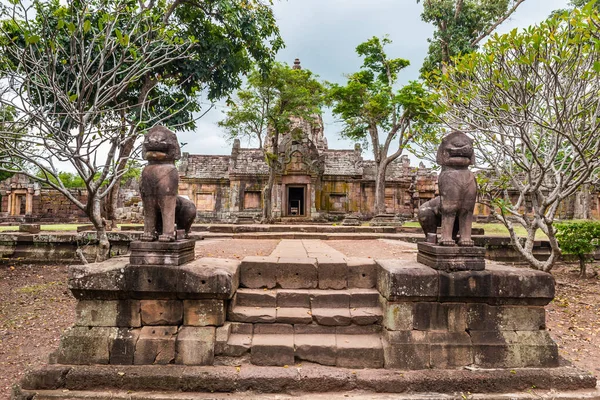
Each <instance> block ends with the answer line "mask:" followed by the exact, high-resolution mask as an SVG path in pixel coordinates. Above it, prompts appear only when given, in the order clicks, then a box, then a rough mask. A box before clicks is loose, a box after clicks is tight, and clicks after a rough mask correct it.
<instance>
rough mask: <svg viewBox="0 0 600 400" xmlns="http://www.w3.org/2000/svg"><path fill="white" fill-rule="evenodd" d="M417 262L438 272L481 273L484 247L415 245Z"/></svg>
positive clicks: (483, 266) (424, 243)
mask: <svg viewBox="0 0 600 400" xmlns="http://www.w3.org/2000/svg"><path fill="white" fill-rule="evenodd" d="M417 248H418V250H419V253H418V254H417V262H420V263H421V264H425V265H427V266H428V267H431V268H433V269H437V270H440V271H447V272H454V271H481V270H483V269H485V247H475V246H471V247H461V246H439V245H437V244H433V243H427V242H420V243H418V244H417Z"/></svg>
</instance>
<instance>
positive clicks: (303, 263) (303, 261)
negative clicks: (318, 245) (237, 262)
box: [240, 247, 377, 290]
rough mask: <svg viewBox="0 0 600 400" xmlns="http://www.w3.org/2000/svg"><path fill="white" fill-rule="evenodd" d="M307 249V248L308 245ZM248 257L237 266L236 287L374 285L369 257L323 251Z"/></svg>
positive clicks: (372, 262) (375, 276) (372, 268)
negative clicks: (238, 280)
mask: <svg viewBox="0 0 600 400" xmlns="http://www.w3.org/2000/svg"><path fill="white" fill-rule="evenodd" d="M309 249H310V247H309ZM274 254H281V255H282V256H274V255H273V254H271V256H268V257H258V256H249V257H245V258H244V259H243V260H242V263H241V266H240V287H243V288H251V289H261V288H267V289H272V288H275V287H279V288H283V289H317V288H318V289H338V290H339V289H345V288H374V287H375V284H376V282H377V264H376V263H375V261H373V260H372V259H370V258H343V257H341V256H336V255H335V254H334V255H331V254H330V255H328V254H326V253H325V252H321V253H319V252H317V251H316V250H315V251H314V252H307V253H306V254H310V255H312V257H311V256H304V257H291V256H290V254H297V253H296V252H291V253H290V254H287V255H285V256H283V255H284V254H285V253H283V252H278V253H274Z"/></svg>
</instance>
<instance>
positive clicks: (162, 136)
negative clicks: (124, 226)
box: [140, 126, 196, 242]
mask: <svg viewBox="0 0 600 400" xmlns="http://www.w3.org/2000/svg"><path fill="white" fill-rule="evenodd" d="M142 157H143V158H144V159H145V160H148V165H146V166H145V167H144V170H143V171H142V178H141V181H140V193H141V196H142V203H143V204H144V234H143V235H142V240H143V241H153V240H156V239H158V240H159V241H160V242H172V241H174V240H175V238H176V236H175V224H177V229H183V230H185V233H186V236H187V234H188V233H189V231H190V229H191V226H192V223H193V222H194V219H195V218H196V206H195V205H194V203H193V202H191V201H190V200H188V199H186V198H185V197H182V196H178V195H177V187H178V185H179V172H178V171H177V167H175V161H176V160H179V158H180V157H181V150H180V148H179V142H178V141H177V136H176V135H175V133H173V132H171V131H170V130H169V129H167V128H165V127H163V126H156V127H154V128H152V129H150V130H149V131H148V133H147V134H146V136H145V138H144V143H143V145H142Z"/></svg>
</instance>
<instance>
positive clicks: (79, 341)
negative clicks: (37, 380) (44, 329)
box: [56, 326, 119, 365]
mask: <svg viewBox="0 0 600 400" xmlns="http://www.w3.org/2000/svg"><path fill="white" fill-rule="evenodd" d="M118 330H119V328H108V327H93V328H88V327H82V326H75V327H73V328H70V329H68V330H67V331H65V333H64V334H63V335H62V337H61V340H60V346H59V348H58V351H57V353H56V362H57V363H58V364H84V365H85V364H108V362H109V357H110V345H111V344H112V341H113V340H114V339H115V337H116V336H117V332H118Z"/></svg>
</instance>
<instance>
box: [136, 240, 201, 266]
mask: <svg viewBox="0 0 600 400" xmlns="http://www.w3.org/2000/svg"><path fill="white" fill-rule="evenodd" d="M195 246H196V241H195V240H190V239H184V240H178V241H175V242H157V241H154V242H139V241H136V242H131V244H130V247H129V249H130V250H131V255H130V257H129V262H130V263H131V265H182V264H185V263H188V262H190V261H193V260H194V247H195Z"/></svg>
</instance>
